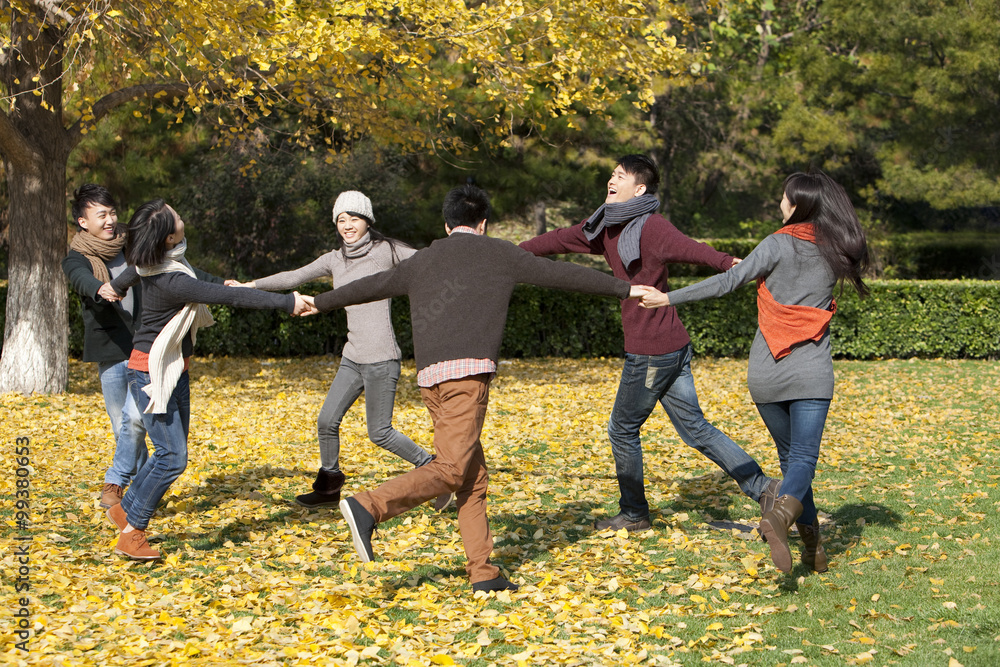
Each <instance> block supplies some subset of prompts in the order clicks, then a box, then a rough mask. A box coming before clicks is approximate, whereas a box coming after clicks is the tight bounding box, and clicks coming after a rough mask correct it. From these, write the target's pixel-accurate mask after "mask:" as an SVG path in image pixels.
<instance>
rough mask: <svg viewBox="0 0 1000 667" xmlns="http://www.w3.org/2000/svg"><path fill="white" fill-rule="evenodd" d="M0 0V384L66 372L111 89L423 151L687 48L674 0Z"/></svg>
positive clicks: (591, 106)
mask: <svg viewBox="0 0 1000 667" xmlns="http://www.w3.org/2000/svg"><path fill="white" fill-rule="evenodd" d="M2 5H3V8H4V10H5V21H6V23H5V24H4V25H3V26H0V100H2V105H0V154H2V156H3V167H4V172H5V177H6V179H7V183H8V188H9V197H10V209H9V221H10V228H9V243H10V249H9V262H8V265H9V279H10V280H9V288H8V295H7V305H6V309H7V310H6V323H5V330H4V345H3V355H2V359H0V393H2V392H7V391H21V392H43V393H50V392H59V391H62V390H63V388H64V387H65V384H66V377H67V344H66V343H67V315H66V312H67V307H66V306H67V287H66V281H65V278H64V276H63V275H62V272H61V270H60V261H61V259H62V258H63V256H64V255H65V253H66V234H67V226H66V221H67V215H66V211H67V187H66V186H67V184H66V163H67V159H68V157H69V156H70V154H71V153H72V151H73V150H74V148H75V147H76V146H77V145H78V143H79V142H80V139H81V137H83V136H84V135H85V134H86V133H87V132H88V131H92V130H93V128H94V127H95V126H96V124H97V123H100V122H101V121H102V119H104V118H105V117H106V116H107V115H108V114H109V113H110V112H111V111H113V110H115V109H118V108H120V107H122V106H123V105H132V107H133V113H134V114H135V115H136V116H148V115H149V114H167V115H173V116H174V119H175V120H176V121H177V122H183V120H184V118H185V117H186V116H188V115H190V114H201V115H204V116H206V117H207V118H209V119H210V120H212V121H214V122H218V123H220V125H221V127H222V131H223V133H224V134H225V135H226V136H231V137H234V138H235V137H239V136H242V135H244V134H246V133H247V132H249V131H252V130H254V129H255V128H257V127H259V126H261V125H267V124H269V123H270V122H272V120H273V119H274V118H275V117H276V116H279V115H280V117H281V119H282V122H281V127H282V128H283V129H284V130H285V131H290V132H291V133H292V134H293V135H298V136H300V137H302V138H303V140H306V139H307V138H313V137H314V136H316V135H315V133H316V131H317V130H318V129H320V128H325V130H326V132H327V134H326V135H325V136H327V137H333V136H340V137H348V138H350V137H356V136H371V137H375V138H377V139H378V140H380V141H383V142H391V143H396V144H400V145H403V146H406V147H408V148H411V149H413V148H416V149H432V148H433V147H434V146H435V144H436V143H437V142H440V141H445V140H446V137H447V136H449V135H448V133H447V130H448V127H449V125H450V124H451V123H452V122H454V120H455V119H456V118H458V117H461V118H462V119H465V120H467V119H468V118H470V117H474V118H475V120H476V122H477V123H479V124H480V125H481V129H482V132H483V133H484V134H486V135H493V136H497V137H502V136H503V134H504V132H506V131H508V128H509V127H510V126H511V123H512V122H515V121H518V122H523V121H524V120H525V118H526V117H530V118H531V119H532V120H534V121H535V122H536V123H537V126H538V127H539V128H540V129H541V128H544V123H545V120H546V119H547V118H551V117H555V116H559V115H560V114H562V113H564V112H565V111H566V110H568V109H570V108H576V109H584V110H594V111H599V110H600V109H602V108H603V107H604V106H605V105H606V104H607V103H608V102H609V100H610V99H621V98H622V97H623V96H627V97H629V98H631V99H633V100H634V101H635V103H636V104H639V105H643V104H648V103H649V102H650V101H651V99H652V92H651V82H652V80H653V78H654V76H655V77H663V76H675V75H682V74H683V73H684V70H685V67H687V57H688V56H687V54H686V53H685V52H684V50H683V48H682V47H680V46H678V44H677V41H676V39H675V38H674V35H675V34H676V33H677V30H678V28H679V27H682V26H683V25H684V22H685V20H686V17H685V15H684V13H683V9H681V8H679V7H676V6H674V5H672V4H670V3H668V2H666V0H653V2H639V1H638V0H619V1H618V2H616V3H614V4H608V3H602V2H598V1H597V0H485V1H477V0H468V1H467V2H462V1H458V0H402V1H399V0H394V1H393V2H389V1H388V0H347V1H343V2H329V1H328V0H268V1H266V2H260V1H249V0H231V1H230V2H218V1H217V0H177V1H175V2H161V1H158V0H131V1H130V2H119V1H116V0H93V1H90V2H79V1H75V0H3V1H2ZM442 63H443V64H444V65H446V66H441V64H442ZM470 88H474V89H475V92H476V95H474V96H472V95H468V94H457V93H459V92H462V93H468V92H469V90H470ZM471 100H475V101H474V106H467V105H471V104H473V102H472V101H471ZM289 128H291V129H289ZM333 148H334V147H333V145H332V143H331V150H332V149H333ZM193 213H194V212H193ZM192 217H196V216H194V215H193V216H192Z"/></svg>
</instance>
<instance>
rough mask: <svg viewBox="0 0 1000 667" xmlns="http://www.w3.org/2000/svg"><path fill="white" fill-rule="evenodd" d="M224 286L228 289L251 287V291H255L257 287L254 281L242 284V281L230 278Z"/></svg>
mask: <svg viewBox="0 0 1000 667" xmlns="http://www.w3.org/2000/svg"><path fill="white" fill-rule="evenodd" d="M224 285H225V286H226V287H249V288H251V289H253V288H254V287H255V285H254V283H253V281H252V280H251V281H250V282H247V283H241V282H240V281H238V280H233V279H232V278H230V279H229V280H227V281H226V282H225V283H224Z"/></svg>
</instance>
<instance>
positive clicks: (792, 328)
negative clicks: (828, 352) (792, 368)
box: [757, 222, 837, 359]
mask: <svg viewBox="0 0 1000 667" xmlns="http://www.w3.org/2000/svg"><path fill="white" fill-rule="evenodd" d="M775 234H790V235H791V236H794V237H795V238H797V239H802V240H803V241H809V242H810V243H816V234H815V232H814V231H813V226H812V224H811V223H808V222H803V223H798V224H793V225H786V226H784V227H782V228H781V229H779V230H778V231H776V232H775ZM836 312H837V302H836V301H831V303H830V308H829V309H828V310H824V309H822V308H813V307H812V306H786V305H784V304H781V303H778V302H777V301H775V300H774V297H773V296H771V291H770V290H768V289H767V285H765V284H764V279H763V278H758V279H757V326H759V327H760V332H761V334H763V336H764V341H765V342H766V343H767V347H768V349H769V350H771V354H772V355H773V356H774V358H775V359H781V358H782V357H786V356H788V355H789V354H790V353H791V351H792V347H793V346H795V345H798V344H799V343H804V342H806V341H810V340H814V341H815V340H819V339H820V338H822V337H823V334H825V333H826V331H827V329H828V328H829V327H830V319H831V318H832V317H833V314H834V313H836Z"/></svg>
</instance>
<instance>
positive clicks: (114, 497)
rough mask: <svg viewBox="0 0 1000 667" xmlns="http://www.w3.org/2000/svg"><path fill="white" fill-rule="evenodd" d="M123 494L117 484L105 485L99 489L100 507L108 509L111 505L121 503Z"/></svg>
mask: <svg viewBox="0 0 1000 667" xmlns="http://www.w3.org/2000/svg"><path fill="white" fill-rule="evenodd" d="M124 495H125V492H124V491H123V490H122V487H120V486H118V485H117V484H105V485H104V486H103V487H101V507H102V508H104V509H108V508H109V507H111V506H112V505H117V504H119V503H121V501H122V496H124Z"/></svg>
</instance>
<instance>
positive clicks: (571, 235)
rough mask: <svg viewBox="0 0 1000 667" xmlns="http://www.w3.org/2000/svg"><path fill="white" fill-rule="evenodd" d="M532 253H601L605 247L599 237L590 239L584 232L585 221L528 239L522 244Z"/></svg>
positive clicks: (539, 254) (543, 254) (540, 254)
mask: <svg viewBox="0 0 1000 667" xmlns="http://www.w3.org/2000/svg"><path fill="white" fill-rule="evenodd" d="M520 247H521V248H523V249H525V250H527V251H528V252H530V253H531V254H532V255H538V256H540V257H541V256H545V255H563V254H566V253H571V252H573V253H582V254H587V255H600V254H602V253H603V252H604V247H603V246H602V245H601V242H600V240H599V238H598V239H594V240H593V241H588V240H587V237H586V236H585V235H584V233H583V223H582V222H581V223H580V224H578V225H573V226H572V227H563V228H561V229H553V230H552V231H551V232H546V233H544V234H541V235H539V236H536V237H535V238H533V239H528V240H527V241H524V242H523V243H521V245H520Z"/></svg>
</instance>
